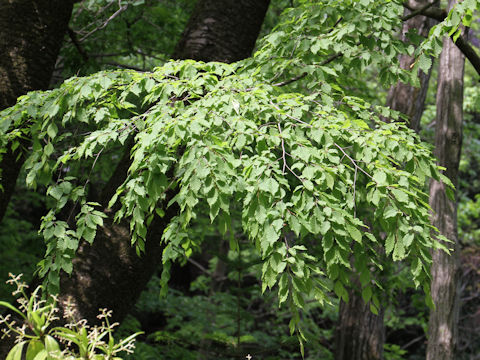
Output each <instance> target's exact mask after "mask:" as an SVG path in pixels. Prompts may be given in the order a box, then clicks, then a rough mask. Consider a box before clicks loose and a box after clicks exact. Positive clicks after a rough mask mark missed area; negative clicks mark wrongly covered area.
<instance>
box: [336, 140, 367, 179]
mask: <svg viewBox="0 0 480 360" xmlns="http://www.w3.org/2000/svg"><path fill="white" fill-rule="evenodd" d="M334 144H335V146H336V147H337V148H338V149H339V150H340V151H341V152H342V154H343V155H345V156H346V157H347V159H348V160H350V162H351V163H352V164H353V166H354V167H355V169H358V170H360V171H361V172H363V173H364V174H365V175H367V176H368V177H369V178H370V179H372V180H373V181H375V180H374V179H373V177H372V175H370V174H369V173H367V172H366V171H365V170H363V169H362V168H361V167H360V166H358V165H357V162H356V161H355V160H354V159H352V158H351V157H350V155H348V154H347V153H346V152H345V150H343V148H342V147H341V146H340V145H338V144H337V143H334ZM375 182H376V181H375Z"/></svg>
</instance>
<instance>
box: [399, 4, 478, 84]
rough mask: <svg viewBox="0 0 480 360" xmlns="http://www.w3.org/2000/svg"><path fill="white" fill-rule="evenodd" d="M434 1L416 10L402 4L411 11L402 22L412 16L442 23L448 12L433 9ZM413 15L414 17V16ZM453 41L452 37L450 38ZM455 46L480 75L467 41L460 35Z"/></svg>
mask: <svg viewBox="0 0 480 360" xmlns="http://www.w3.org/2000/svg"><path fill="white" fill-rule="evenodd" d="M435 3H436V1H434V2H433V3H430V4H428V6H424V7H422V8H419V9H416V8H414V7H413V6H411V5H410V4H409V3H408V1H405V2H404V3H403V6H404V7H405V8H407V9H408V10H410V11H412V13H411V14H410V15H409V16H407V17H406V18H402V20H408V19H409V18H410V17H411V16H412V15H413V16H416V15H423V16H426V17H429V18H431V19H435V20H437V21H440V22H441V21H443V20H445V18H446V17H447V15H448V12H447V11H446V10H445V9H440V8H437V7H434V6H432V5H434V4H435ZM414 14H415V15H414ZM450 37H451V38H452V39H453V35H451V36H450ZM454 43H455V45H457V47H458V48H459V49H460V51H461V52H462V53H463V54H464V55H465V57H466V58H467V59H468V60H469V61H470V63H471V64H472V66H473V67H474V69H475V71H476V72H477V73H478V74H479V75H480V57H479V56H478V54H477V53H476V52H475V50H474V49H473V47H472V46H471V45H470V44H469V42H468V40H467V39H466V38H465V37H464V36H463V35H460V36H459V37H458V38H457V40H456V41H454Z"/></svg>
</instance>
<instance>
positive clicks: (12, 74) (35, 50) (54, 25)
mask: <svg viewBox="0 0 480 360" xmlns="http://www.w3.org/2000/svg"><path fill="white" fill-rule="evenodd" d="M72 6H73V1H69V0H13V1H1V2H0V29H1V30H0V54H1V56H0V110H2V109H5V108H7V107H9V106H12V105H14V104H15V102H16V101H17V98H18V97H19V96H20V95H23V94H26V93H27V92H28V91H32V90H44V89H46V88H47V87H48V84H49V82H50V78H51V76H52V72H53V68H54V66H55V61H56V60H57V55H58V52H59V50H60V47H61V45H62V41H63V35H64V34H65V31H66V29H67V25H68V21H69V19H70V15H71V12H72ZM27 144H28V142H26V143H25V144H23V145H24V146H26V145H27ZM24 159H25V157H24V154H23V153H22V149H19V150H18V151H16V152H12V151H10V149H8V151H7V152H6V153H5V154H4V155H3V159H2V161H1V162H0V169H2V174H1V179H0V184H1V185H2V186H3V191H0V221H1V220H2V218H3V216H4V215H5V211H6V208H7V205H8V202H9V201H10V197H11V195H12V193H13V191H14V189H15V183H16V180H17V177H18V173H19V172H20V169H21V167H22V165H23V161H24Z"/></svg>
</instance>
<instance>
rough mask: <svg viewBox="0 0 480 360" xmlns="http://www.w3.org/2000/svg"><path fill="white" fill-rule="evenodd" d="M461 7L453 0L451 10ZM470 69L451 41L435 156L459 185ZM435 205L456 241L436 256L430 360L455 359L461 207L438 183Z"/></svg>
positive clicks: (441, 81)
mask: <svg viewBox="0 0 480 360" xmlns="http://www.w3.org/2000/svg"><path fill="white" fill-rule="evenodd" d="M455 3H456V1H452V0H450V1H449V4H448V5H449V8H451V7H452V6H453V5H454V4H455ZM464 64H465V59H464V56H463V54H462V53H461V52H460V50H458V48H457V47H456V46H455V44H454V43H453V42H452V40H451V39H450V38H445V39H444V41H443V50H442V53H441V55H440V65H439V69H438V88H437V100H436V101H437V116H436V123H435V150H434V152H435V156H436V157H437V159H438V165H441V166H444V167H446V170H445V175H446V176H447V177H448V178H449V179H450V180H451V181H452V183H453V184H454V186H457V183H458V179H457V178H458V165H459V161H460V152H461V146H462V122H463V73H464ZM430 206H431V207H432V212H433V215H432V223H433V225H434V226H436V227H437V228H438V230H439V231H440V233H441V234H442V235H444V236H445V237H447V238H448V239H449V240H451V241H452V242H453V243H447V244H446V246H447V247H449V248H452V249H453V252H452V253H451V255H448V254H446V253H445V252H443V251H438V250H436V251H434V252H433V265H432V285H431V292H432V299H433V301H434V303H435V306H436V308H435V309H434V310H432V311H431V313H430V321H429V324H428V346H427V360H453V359H454V358H455V347H456V344H457V326H458V324H457V322H458V314H459V308H460V304H459V278H458V277H459V263H458V253H459V246H458V234H457V202H456V199H454V200H450V199H449V198H448V197H447V195H446V192H445V185H444V184H443V183H441V182H438V181H432V182H431V184H430Z"/></svg>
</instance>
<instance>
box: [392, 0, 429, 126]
mask: <svg viewBox="0 0 480 360" xmlns="http://www.w3.org/2000/svg"><path fill="white" fill-rule="evenodd" d="M426 3H427V1H426V0H422V1H416V0H409V1H408V4H409V5H410V6H411V7H412V8H415V9H418V8H422V7H423V6H425V4H426ZM410 13H411V12H410V10H408V9H405V16H407V15H409V14H410ZM434 23H435V20H432V19H430V18H426V17H425V16H415V17H413V18H411V19H409V20H407V21H405V22H404V23H403V27H402V40H404V41H405V40H407V34H408V32H409V31H410V30H411V29H417V31H418V34H419V35H421V36H423V37H427V36H428V32H429V31H430V28H431V27H432V26H433V25H434ZM399 61H400V66H401V67H402V68H403V69H409V68H410V66H411V65H412V64H413V62H414V61H415V59H414V58H413V57H411V56H408V55H402V56H400V59H399ZM431 69H432V68H430V70H429V72H428V74H425V73H424V72H423V71H419V74H418V75H419V78H420V87H418V88H417V87H413V86H410V85H408V84H404V83H401V82H398V83H397V84H396V85H395V86H392V87H391V88H390V90H389V92H388V95H387V105H388V106H390V107H391V108H392V109H395V110H398V111H400V112H402V113H403V114H405V115H407V116H408V119H409V127H410V128H411V129H413V130H415V131H416V132H418V131H419V130H420V118H421V117H422V113H423V110H424V104H425V98H426V96H427V90H428V81H429V80H430V73H431Z"/></svg>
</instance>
